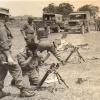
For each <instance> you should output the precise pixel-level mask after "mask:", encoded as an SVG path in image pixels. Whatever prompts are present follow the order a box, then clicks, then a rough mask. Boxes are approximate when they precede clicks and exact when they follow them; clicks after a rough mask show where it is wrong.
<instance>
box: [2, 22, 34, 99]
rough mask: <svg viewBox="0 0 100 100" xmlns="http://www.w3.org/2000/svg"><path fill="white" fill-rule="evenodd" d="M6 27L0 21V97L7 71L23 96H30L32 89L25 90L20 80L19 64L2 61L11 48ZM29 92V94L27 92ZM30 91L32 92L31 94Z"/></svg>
mask: <svg viewBox="0 0 100 100" xmlns="http://www.w3.org/2000/svg"><path fill="white" fill-rule="evenodd" d="M8 32H9V31H8V29H7V27H6V26H5V24H4V23H2V22H0V98H1V97H3V96H6V95H5V94H3V92H2V89H3V87H4V79H5V77H6V75H7V72H8V71H9V72H10V74H11V75H12V77H13V79H14V80H15V84H16V86H17V88H19V89H20V92H21V93H22V95H24V96H32V95H34V93H33V91H29V90H27V91H26V89H27V88H26V87H25V86H24V83H23V81H22V79H23V77H22V71H21V68H20V66H19V65H18V64H17V63H16V64H15V65H9V64H7V63H6V64H5V63H4V62H8V58H7V56H6V54H5V51H8V52H10V49H11V45H12V43H11V38H10V37H9V33H8ZM28 92H30V94H29V93H28ZM31 93H32V94H31ZM22 95H21V96H22Z"/></svg>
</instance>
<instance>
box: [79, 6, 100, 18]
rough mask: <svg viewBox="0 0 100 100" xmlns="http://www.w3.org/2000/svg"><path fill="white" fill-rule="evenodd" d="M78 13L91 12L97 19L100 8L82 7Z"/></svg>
mask: <svg viewBox="0 0 100 100" xmlns="http://www.w3.org/2000/svg"><path fill="white" fill-rule="evenodd" d="M78 11H89V12H90V15H91V16H92V17H94V18H95V17H96V15H97V12H99V7H98V6H93V5H84V6H82V7H80V8H79V9H78Z"/></svg>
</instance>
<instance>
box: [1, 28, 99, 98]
mask: <svg viewBox="0 0 100 100" xmlns="http://www.w3.org/2000/svg"><path fill="white" fill-rule="evenodd" d="M11 31H12V33H13V35H14V40H13V47H12V51H13V56H15V55H16V54H17V53H18V52H20V50H22V48H24V46H25V42H24V39H23V37H22V35H21V33H20V31H19V29H14V28H12V29H11ZM61 34H62V33H60V34H57V33H54V34H52V35H51V37H50V40H53V39H58V38H60V37H61ZM66 41H67V42H69V43H72V44H74V45H78V44H84V43H88V44H89V45H88V48H85V49H81V48H80V49H79V51H80V54H81V55H82V56H83V58H84V59H85V62H82V63H79V62H78V57H77V55H76V54H74V55H73V56H72V57H71V58H70V61H69V62H68V63H67V64H66V65H65V66H61V67H60V68H59V70H58V72H59V73H60V75H61V76H62V77H63V79H64V80H65V81H66V84H68V86H69V89H68V88H66V87H65V85H64V84H63V83H62V84H59V83H58V82H55V83H50V84H46V85H45V84H44V85H45V86H51V87H52V88H54V89H53V92H52V91H50V89H49V90H48V89H44V90H40V91H35V92H36V95H35V96H34V97H31V98H20V97H19V90H18V89H17V88H15V87H11V86H10V82H11V79H12V77H11V76H10V75H9V73H8V75H7V77H6V79H5V88H4V90H5V91H8V92H11V94H12V95H11V96H8V97H5V98H2V99H1V100H100V32H96V31H92V32H90V33H87V34H84V35H82V34H68V36H67V37H66ZM67 55H68V53H67V52H62V53H61V56H62V58H63V59H65V58H66V57H67ZM52 62H55V63H56V62H57V60H56V58H54V57H53V56H52V55H51V57H50V58H49V59H48V61H47V63H52ZM42 71H43V69H42V68H41V69H40V73H42ZM42 76H43V75H42ZM53 77H54V76H53Z"/></svg>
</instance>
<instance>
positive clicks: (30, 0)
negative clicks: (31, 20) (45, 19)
mask: <svg viewBox="0 0 100 100" xmlns="http://www.w3.org/2000/svg"><path fill="white" fill-rule="evenodd" d="M63 2H65V3H70V4H72V5H73V6H74V7H75V9H77V8H79V7H81V6H83V5H85V4H92V5H96V6H98V7H100V2H99V0H0V7H3V8H8V9H9V10H10V14H11V15H12V16H23V15H32V16H35V17H41V16H42V9H43V8H44V7H46V6H48V4H50V3H54V4H55V5H59V3H63Z"/></svg>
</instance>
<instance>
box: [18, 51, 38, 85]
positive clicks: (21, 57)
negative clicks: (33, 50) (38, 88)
mask: <svg viewBox="0 0 100 100" xmlns="http://www.w3.org/2000/svg"><path fill="white" fill-rule="evenodd" d="M28 58H29V56H28V54H27V52H26V51H24V52H22V53H20V54H18V55H17V60H18V63H19V65H20V66H21V69H22V74H23V76H26V75H27V76H28V77H29V81H30V84H31V85H37V84H39V74H38V65H39V59H40V58H39V57H38V56H37V54H33V57H32V60H31V61H30V63H29V64H28V65H27V66H26V67H23V62H25V61H26V60H27V59H28Z"/></svg>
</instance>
